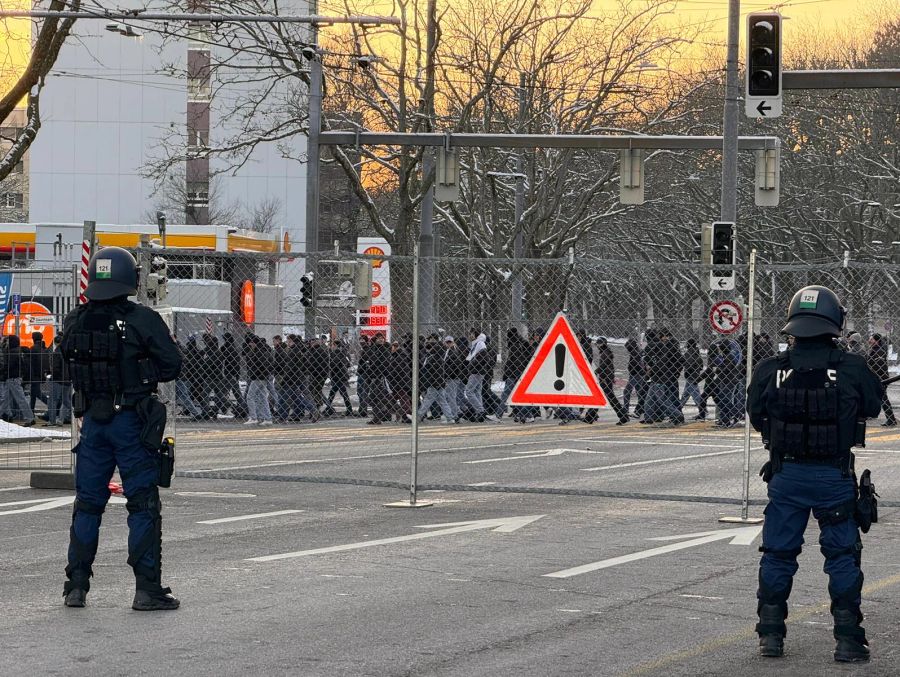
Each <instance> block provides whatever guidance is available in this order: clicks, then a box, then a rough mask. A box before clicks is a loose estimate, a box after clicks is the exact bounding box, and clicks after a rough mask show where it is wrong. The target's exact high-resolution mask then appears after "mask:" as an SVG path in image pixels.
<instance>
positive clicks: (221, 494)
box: [173, 491, 256, 498]
mask: <svg viewBox="0 0 900 677" xmlns="http://www.w3.org/2000/svg"><path fill="white" fill-rule="evenodd" d="M173 493H174V494H175V495H176V496H205V497H206V498H256V494H239V493H234V494H231V493H228V492H225V491H176V492H173Z"/></svg>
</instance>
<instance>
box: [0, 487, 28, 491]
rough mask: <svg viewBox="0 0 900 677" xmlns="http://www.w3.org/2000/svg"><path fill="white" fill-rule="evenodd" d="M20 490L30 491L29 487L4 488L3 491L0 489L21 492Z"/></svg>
mask: <svg viewBox="0 0 900 677" xmlns="http://www.w3.org/2000/svg"><path fill="white" fill-rule="evenodd" d="M22 489H31V487H6V488H5V489H0V491H21V490H22Z"/></svg>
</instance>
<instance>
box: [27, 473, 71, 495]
mask: <svg viewBox="0 0 900 677" xmlns="http://www.w3.org/2000/svg"><path fill="white" fill-rule="evenodd" d="M29 484H30V486H31V488H32V489H61V490H63V491H74V490H75V477H74V475H72V473H66V472H33V473H31V480H30V481H29Z"/></svg>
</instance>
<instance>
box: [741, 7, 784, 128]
mask: <svg viewBox="0 0 900 677" xmlns="http://www.w3.org/2000/svg"><path fill="white" fill-rule="evenodd" d="M746 80H747V81H746V86H745V92H744V94H745V98H744V99H745V103H744V110H745V112H746V114H747V117H750V118H777V117H778V116H779V115H781V95H782V91H781V15H780V14H779V13H778V12H759V13H753V14H750V15H748V16H747V78H746Z"/></svg>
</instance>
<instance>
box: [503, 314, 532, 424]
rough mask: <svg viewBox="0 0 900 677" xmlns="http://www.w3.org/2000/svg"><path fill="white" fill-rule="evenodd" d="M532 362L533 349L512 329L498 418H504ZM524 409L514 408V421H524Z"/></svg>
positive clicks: (507, 346) (504, 365)
mask: <svg viewBox="0 0 900 677" xmlns="http://www.w3.org/2000/svg"><path fill="white" fill-rule="evenodd" d="M530 360H531V349H530V348H529V346H528V342H527V341H526V340H525V339H523V338H522V335H521V334H519V330H518V329H516V328H515V327H510V328H509V329H508V330H507V332H506V361H505V362H504V364H503V381H504V386H503V396H502V397H501V398H500V406H499V407H497V418H503V414H505V413H506V403H507V401H508V400H509V396H510V395H511V394H512V391H513V388H515V387H516V384H517V383H518V382H519V379H520V378H522V374H523V373H524V372H525V368H526V367H527V366H528V362H529V361H530ZM521 410H522V408H521V407H515V406H514V407H513V408H512V415H513V420H514V421H516V422H517V423H518V422H519V421H521V420H522V418H523V417H522V411H521Z"/></svg>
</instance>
